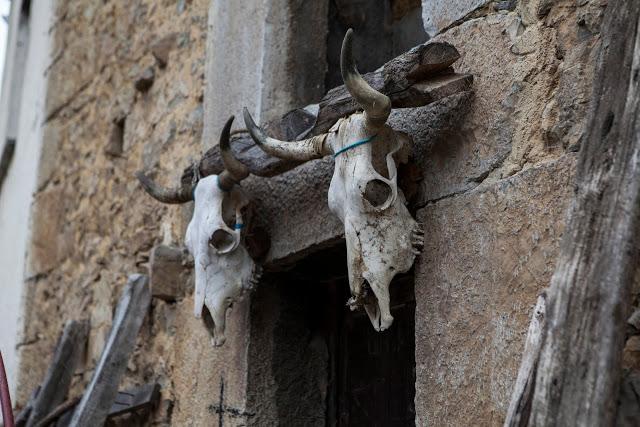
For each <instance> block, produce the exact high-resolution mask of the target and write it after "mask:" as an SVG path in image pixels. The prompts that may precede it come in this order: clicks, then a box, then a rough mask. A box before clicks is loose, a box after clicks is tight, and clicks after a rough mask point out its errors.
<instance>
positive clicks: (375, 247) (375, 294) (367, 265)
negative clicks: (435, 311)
mask: <svg viewBox="0 0 640 427" xmlns="http://www.w3.org/2000/svg"><path fill="white" fill-rule="evenodd" d="M402 208H404V206H402ZM361 219H362V218H353V219H352V218H349V217H348V218H347V221H345V238H346V243H347V258H348V266H349V284H350V287H351V294H352V298H351V299H350V300H349V303H348V305H350V306H351V309H352V310H353V309H355V308H356V307H364V309H365V311H366V313H367V316H368V317H369V320H370V322H371V324H372V326H373V328H374V329H375V330H376V331H378V332H382V331H385V330H387V329H389V327H390V326H391V325H392V324H393V316H392V315H391V311H390V306H391V301H390V295H389V286H390V285H391V282H392V280H393V278H394V277H395V276H396V274H398V273H406V272H407V271H409V270H410V269H411V266H412V265H413V263H414V261H415V258H416V255H417V254H418V253H419V250H418V247H419V244H420V243H421V241H422V237H421V234H420V233H421V230H420V227H419V226H418V224H417V223H416V221H415V220H414V219H413V218H412V217H411V216H410V214H409V212H408V211H407V210H406V208H404V209H397V210H396V212H394V215H389V216H384V215H378V216H377V218H376V217H373V218H372V217H369V218H368V220H366V221H362V220H361ZM362 224H364V225H362Z"/></svg>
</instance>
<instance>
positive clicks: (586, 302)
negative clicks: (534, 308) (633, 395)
mask: <svg viewBox="0 0 640 427" xmlns="http://www.w3.org/2000/svg"><path fill="white" fill-rule="evenodd" d="M639 19H640V2H638V1H637V0H617V1H610V2H609V3H608V6H607V9H606V12H605V17H604V21H603V23H602V27H601V29H602V34H601V45H602V48H601V51H600V56H599V58H598V64H597V72H596V77H595V84H594V90H593V95H592V100H591V103H592V110H591V112H590V114H589V119H588V120H587V123H588V129H587V133H586V137H585V138H584V142H583V144H582V147H581V151H580V157H579V163H578V171H577V172H578V173H577V183H576V188H575V197H574V200H573V202H572V205H571V207H570V211H569V215H568V221H567V225H566V229H565V232H564V236H563V241H562V244H561V247H560V253H559V256H558V261H557V266H556V271H555V274H554V275H553V278H552V280H551V286H550V289H549V294H548V297H549V299H548V309H547V325H548V326H547V328H546V330H545V336H544V343H543V347H542V351H541V354H540V361H539V365H538V371H537V375H536V384H535V392H534V397H533V403H532V409H531V417H530V419H529V425H536V426H552V425H553V426H564V425H583V426H587V425H594V426H595V425H598V426H610V425H613V424H614V423H615V421H616V407H617V406H616V405H617V400H618V395H619V386H620V378H621V357H622V351H623V346H624V338H625V321H626V320H627V318H628V316H629V314H630V313H629V310H630V307H629V302H630V295H631V289H632V283H633V273H634V270H635V269H636V267H637V265H638V252H639V251H638V247H639V240H640V233H639V231H640V121H638V119H637V117H638V115H639V113H640V111H639V110H640V108H639V107H640V87H639V85H640V77H639V76H640V32H638V22H639Z"/></svg>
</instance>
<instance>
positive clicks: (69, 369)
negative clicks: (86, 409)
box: [26, 320, 89, 427]
mask: <svg viewBox="0 0 640 427" xmlns="http://www.w3.org/2000/svg"><path fill="white" fill-rule="evenodd" d="M88 335H89V322H88V321H86V320H84V321H76V320H71V321H69V322H67V324H66V325H65V327H64V330H63V331H62V336H61V337H60V339H59V340H58V344H57V346H56V349H55V352H54V354H53V359H52V361H51V364H50V365H49V369H48V370H47V374H46V375H45V377H44V381H43V382H42V384H41V386H40V391H39V392H38V395H37V397H36V398H35V400H34V402H33V405H32V408H31V414H30V415H29V419H28V420H27V424H26V425H27V427H33V426H35V425H36V424H38V422H39V421H40V420H42V419H43V418H44V417H46V416H47V414H49V412H51V410H52V409H53V408H55V407H56V406H58V405H59V404H60V403H62V402H63V401H64V398H65V396H66V395H67V392H68V391H69V386H70V385H71V379H72V378H73V373H74V372H75V370H76V368H77V366H78V363H79V362H80V360H81V359H82V356H83V354H84V352H85V347H86V344H87V337H88Z"/></svg>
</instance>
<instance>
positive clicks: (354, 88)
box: [340, 28, 391, 128]
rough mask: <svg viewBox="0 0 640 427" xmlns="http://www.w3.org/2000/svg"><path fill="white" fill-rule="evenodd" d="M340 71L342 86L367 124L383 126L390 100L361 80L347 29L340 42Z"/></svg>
mask: <svg viewBox="0 0 640 427" xmlns="http://www.w3.org/2000/svg"><path fill="white" fill-rule="evenodd" d="M340 71H341V72H342V80H344V85H345V87H346V88H347V90H348V91H349V93H350V94H351V96H352V97H353V99H355V100H356V102H357V103H358V104H359V105H360V106H361V107H362V109H363V110H364V113H365V119H366V121H367V124H368V125H369V126H371V127H373V128H379V127H380V126H382V125H384V124H385V122H386V121H387V118H388V117H389V114H390V113H391V100H390V99H389V97H388V96H386V95H385V94H383V93H380V92H378V91H377V90H375V89H374V88H372V87H371V86H369V83H367V82H366V81H365V79H363V78H362V76H361V75H360V73H359V72H358V69H357V68H356V63H355V62H354V60H353V30H352V29H351V28H349V30H348V31H347V34H346V35H345V36H344V40H343V41H342V51H341V52H340Z"/></svg>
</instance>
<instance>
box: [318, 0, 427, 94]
mask: <svg viewBox="0 0 640 427" xmlns="http://www.w3.org/2000/svg"><path fill="white" fill-rule="evenodd" d="M328 22H329V34H328V35H327V65H328V67H327V74H326V77H325V90H327V91H328V90H329V89H332V88H334V87H336V86H340V85H341V84H342V76H341V75H340V48H341V47H342V39H343V38H344V35H345V34H346V32H347V30H348V29H349V28H353V30H354V31H355V35H356V37H355V39H354V54H355V56H356V62H357V64H358V69H359V71H360V72H361V73H368V72H370V71H374V70H375V69H377V68H378V67H380V66H381V65H383V64H384V63H385V62H387V61H389V60H390V59H392V58H395V57H396V56H398V55H399V54H401V53H403V52H406V51H407V50H409V49H411V48H412V47H413V46H417V45H419V44H422V43H424V42H426V41H427V40H428V39H429V36H428V35H427V33H426V32H425V31H424V27H423V25H422V3H421V2H420V0H376V1H371V0H330V2H329V20H328Z"/></svg>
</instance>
